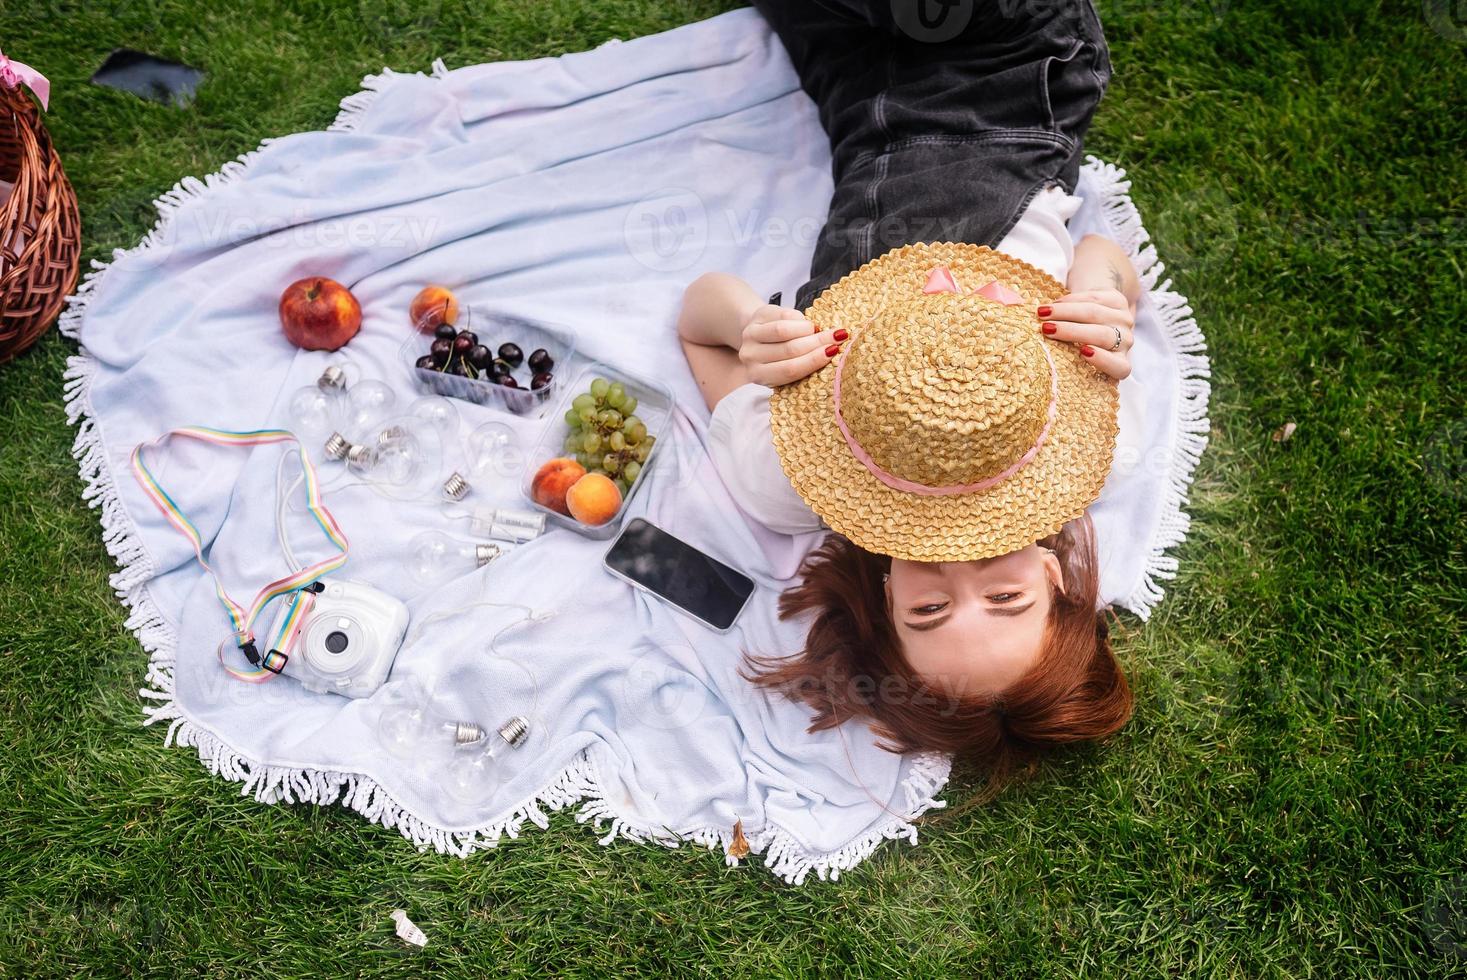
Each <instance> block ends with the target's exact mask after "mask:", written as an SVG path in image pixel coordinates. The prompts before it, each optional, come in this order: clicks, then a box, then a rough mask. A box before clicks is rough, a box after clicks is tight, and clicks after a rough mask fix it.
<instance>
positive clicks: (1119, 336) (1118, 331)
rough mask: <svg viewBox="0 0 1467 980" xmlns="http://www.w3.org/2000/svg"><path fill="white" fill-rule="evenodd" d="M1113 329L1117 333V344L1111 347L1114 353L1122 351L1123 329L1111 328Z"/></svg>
mask: <svg viewBox="0 0 1467 980" xmlns="http://www.w3.org/2000/svg"><path fill="white" fill-rule="evenodd" d="M1111 329H1112V330H1114V331H1115V332H1116V342H1115V343H1113V344H1111V345H1110V349H1111V350H1113V351H1116V350H1120V349H1121V328H1120V327H1111Z"/></svg>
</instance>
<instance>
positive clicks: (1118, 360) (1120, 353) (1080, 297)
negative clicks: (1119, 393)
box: [1039, 289, 1136, 381]
mask: <svg viewBox="0 0 1467 980" xmlns="http://www.w3.org/2000/svg"><path fill="white" fill-rule="evenodd" d="M1039 318H1040V319H1041V320H1042V321H1044V322H1043V323H1041V324H1040V329H1041V330H1043V331H1044V335H1045V336H1047V337H1053V338H1054V339H1055V340H1063V341H1065V342H1066V343H1071V344H1078V345H1079V347H1080V353H1081V354H1083V355H1085V356H1086V357H1088V358H1089V359H1090V360H1091V362H1093V363H1094V364H1095V366H1096V367H1097V368H1099V369H1100V370H1101V371H1103V372H1105V373H1106V374H1108V375H1110V376H1111V377H1112V378H1115V379H1116V380H1117V381H1120V380H1121V379H1123V378H1126V377H1129V376H1130V374H1131V346H1132V345H1133V344H1134V343H1135V336H1134V331H1135V327H1136V313H1135V309H1134V307H1132V306H1131V301H1130V300H1129V299H1127V298H1126V295H1125V294H1124V293H1122V292H1121V291H1120V290H1118V289H1091V290H1085V291H1082V292H1074V293H1069V294H1067V295H1065V296H1061V297H1060V298H1059V299H1057V300H1055V301H1054V303H1053V304H1051V305H1049V306H1041V307H1040V308H1039Z"/></svg>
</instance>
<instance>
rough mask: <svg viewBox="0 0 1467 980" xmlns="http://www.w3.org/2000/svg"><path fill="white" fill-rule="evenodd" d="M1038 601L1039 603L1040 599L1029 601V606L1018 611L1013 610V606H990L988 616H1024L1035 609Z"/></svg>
mask: <svg viewBox="0 0 1467 980" xmlns="http://www.w3.org/2000/svg"><path fill="white" fill-rule="evenodd" d="M1038 601H1039V600H1038V599H1031V600H1029V604H1028V605H1025V606H1019V607H1018V608H1017V609H1015V608H1013V607H1012V606H990V607H989V609H988V615H990V616H1022V615H1024V614H1025V613H1026V612H1028V611H1029V610H1031V609H1033V608H1034V605H1035V603H1037V602H1038Z"/></svg>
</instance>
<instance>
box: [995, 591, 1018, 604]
mask: <svg viewBox="0 0 1467 980" xmlns="http://www.w3.org/2000/svg"><path fill="white" fill-rule="evenodd" d="M1021 595H1023V593H1022V592H997V593H994V594H993V595H991V596H989V597H988V601H989V602H997V603H1004V602H1013V601H1014V600H1015V599H1017V598H1019V596H1021Z"/></svg>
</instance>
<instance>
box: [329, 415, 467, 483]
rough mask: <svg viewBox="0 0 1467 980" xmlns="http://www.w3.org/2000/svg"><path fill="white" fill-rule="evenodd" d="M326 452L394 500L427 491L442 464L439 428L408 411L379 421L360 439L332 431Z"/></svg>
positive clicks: (435, 478)
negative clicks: (342, 461)
mask: <svg viewBox="0 0 1467 980" xmlns="http://www.w3.org/2000/svg"><path fill="white" fill-rule="evenodd" d="M326 455H327V456H328V457H330V458H331V459H338V460H344V461H345V462H346V466H347V469H349V470H351V471H352V472H353V473H355V474H356V475H357V476H359V477H361V478H362V479H363V480H364V481H366V482H367V483H369V484H370V485H371V486H372V489H374V490H376V491H377V492H378V493H380V494H382V495H383V496H384V497H389V498H391V499H393V500H411V499H414V498H418V497H423V496H425V495H427V494H428V493H430V492H431V488H432V484H433V483H434V482H435V481H436V480H437V478H438V472H439V470H440V469H442V466H443V446H442V444H441V443H440V442H439V439H438V432H437V431H436V430H435V429H434V428H433V426H431V425H429V424H428V423H426V422H424V421H423V420H422V419H419V418H414V417H413V416H411V415H403V416H399V417H398V418H394V419H388V420H387V421H385V422H382V423H380V424H378V425H377V426H376V428H374V429H373V430H371V431H370V432H369V433H368V434H367V436H366V438H365V439H363V440H362V441H361V442H352V441H351V440H349V439H347V438H346V437H344V436H343V435H342V434H341V433H340V432H335V433H332V435H331V438H330V439H328V440H327V441H326Z"/></svg>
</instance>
